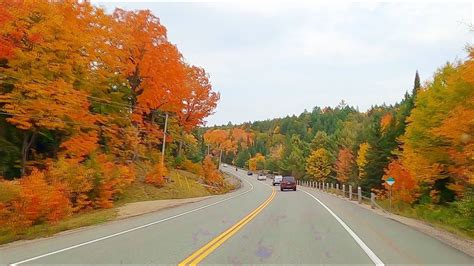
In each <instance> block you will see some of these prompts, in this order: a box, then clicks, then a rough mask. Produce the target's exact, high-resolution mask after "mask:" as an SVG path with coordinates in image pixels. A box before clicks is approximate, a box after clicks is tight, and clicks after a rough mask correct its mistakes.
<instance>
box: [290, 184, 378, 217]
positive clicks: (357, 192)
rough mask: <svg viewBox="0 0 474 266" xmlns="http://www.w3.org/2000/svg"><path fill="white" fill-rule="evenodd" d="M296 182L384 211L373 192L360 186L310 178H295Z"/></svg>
mask: <svg viewBox="0 0 474 266" xmlns="http://www.w3.org/2000/svg"><path fill="white" fill-rule="evenodd" d="M296 184H297V185H299V186H303V187H308V188H314V189H317V190H320V191H323V192H327V193H330V194H335V195H337V196H340V197H342V198H345V199H348V200H350V201H357V202H358V203H359V204H368V205H370V207H371V208H372V209H375V208H379V209H381V210H382V211H384V212H386V210H384V209H383V208H382V207H380V205H378V204H377V202H376V201H375V200H376V196H375V193H373V192H367V191H362V188H361V187H357V188H354V187H352V185H346V184H341V185H340V184H339V183H335V184H334V183H329V182H317V181H310V180H296Z"/></svg>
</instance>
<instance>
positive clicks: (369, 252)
mask: <svg viewBox="0 0 474 266" xmlns="http://www.w3.org/2000/svg"><path fill="white" fill-rule="evenodd" d="M300 191H303V192H304V193H306V194H307V195H308V196H310V197H312V198H313V199H315V200H316V201H317V202H318V203H319V204H321V206H323V207H324V208H325V209H326V210H327V211H328V212H329V213H330V214H331V215H332V216H333V217H334V218H335V219H336V220H337V221H338V222H339V223H340V224H341V225H342V227H344V229H346V231H347V232H348V233H349V235H351V236H352V238H353V239H354V240H355V242H356V243H357V244H358V245H359V246H360V247H361V248H362V250H364V252H365V254H367V256H369V258H370V259H371V260H372V262H374V263H375V265H378V266H379V265H380V266H383V265H385V264H384V263H383V262H382V260H381V259H379V257H377V255H375V253H374V252H373V251H372V250H371V249H370V248H369V247H368V246H367V245H366V244H365V243H364V241H362V239H360V237H359V236H358V235H357V234H356V233H354V231H352V229H351V228H350V227H349V226H348V225H347V224H346V223H345V222H344V221H343V220H342V219H341V218H339V216H337V215H336V214H335V213H334V212H333V211H332V210H331V209H329V207H328V206H326V204H324V203H323V202H321V201H320V200H319V199H318V198H316V197H315V196H314V195H312V194H311V193H308V192H306V191H304V190H302V189H300Z"/></svg>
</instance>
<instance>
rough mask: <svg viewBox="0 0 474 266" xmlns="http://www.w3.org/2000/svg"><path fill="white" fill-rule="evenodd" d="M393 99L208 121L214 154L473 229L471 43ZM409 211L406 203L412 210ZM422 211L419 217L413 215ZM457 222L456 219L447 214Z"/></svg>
mask: <svg viewBox="0 0 474 266" xmlns="http://www.w3.org/2000/svg"><path fill="white" fill-rule="evenodd" d="M468 53H469V56H468V58H467V59H466V60H464V61H458V62H454V63H447V64H445V65H444V66H442V67H441V68H439V69H438V70H437V71H436V73H434V75H433V78H432V79H429V80H427V81H426V82H425V83H423V84H422V83H421V80H420V77H419V75H418V72H416V74H415V79H414V84H413V87H412V88H407V92H406V93H405V95H403V97H402V99H401V100H400V101H399V102H398V103H396V104H393V105H386V104H383V105H374V106H372V107H371V108H370V109H369V110H367V111H366V112H361V111H359V110H358V108H356V107H353V106H350V105H348V104H347V103H345V102H344V101H341V103H340V104H339V105H338V106H336V107H335V108H331V107H324V108H320V107H314V108H313V110H312V111H311V112H309V111H304V112H303V113H301V114H300V115H298V116H296V115H293V116H287V117H284V118H276V119H269V120H264V121H255V122H248V123H243V124H240V125H232V124H231V123H229V124H228V125H224V126H219V127H211V128H208V129H207V131H205V133H204V138H203V140H204V142H205V144H206V143H207V144H211V145H213V146H214V147H218V150H220V151H222V153H223V154H222V161H224V162H226V163H229V164H235V165H237V166H239V167H245V168H248V169H250V170H252V171H263V170H265V171H269V172H272V173H274V174H283V175H293V176H295V177H296V178H298V179H302V180H313V181H319V182H321V181H322V182H337V183H340V184H351V185H353V186H354V187H357V186H361V187H362V189H363V190H364V191H373V192H376V193H377V196H378V198H379V199H383V198H386V197H387V192H388V190H389V185H387V184H386V183H385V182H384V180H386V179H387V178H388V177H393V178H394V179H395V180H396V182H395V184H394V185H393V200H394V201H395V202H396V203H398V204H399V206H407V207H408V208H409V209H410V210H411V211H415V212H418V213H415V214H413V215H412V216H415V217H417V218H420V217H419V216H429V215H437V216H436V217H429V218H427V217H425V218H427V219H432V220H436V221H437V222H440V223H446V220H450V221H453V223H457V224H456V225H453V226H454V227H457V228H461V230H462V231H464V232H467V234H468V235H471V236H474V60H473V59H474V50H473V48H472V47H471V48H468ZM413 208H415V209H413ZM421 218H423V217H421ZM456 219H457V220H456Z"/></svg>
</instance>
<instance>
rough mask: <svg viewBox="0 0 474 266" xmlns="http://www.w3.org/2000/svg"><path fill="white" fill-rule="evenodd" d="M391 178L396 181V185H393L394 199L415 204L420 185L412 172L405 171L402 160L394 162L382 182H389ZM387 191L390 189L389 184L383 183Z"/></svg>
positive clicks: (386, 171)
mask: <svg viewBox="0 0 474 266" xmlns="http://www.w3.org/2000/svg"><path fill="white" fill-rule="evenodd" d="M389 177H393V178H394V179H395V183H394V184H393V185H392V198H393V199H394V200H398V201H403V202H407V203H413V201H415V200H416V199H417V197H418V185H417V183H416V180H415V179H414V178H413V177H412V175H411V174H410V172H408V170H407V169H405V168H404V167H403V165H402V163H401V162H400V160H392V161H391V162H390V163H389V165H388V167H387V169H385V174H384V176H383V178H382V180H387V179H388V178H389ZM383 184H384V186H385V189H386V190H389V189H390V186H389V185H388V184H387V183H385V182H384V183H383Z"/></svg>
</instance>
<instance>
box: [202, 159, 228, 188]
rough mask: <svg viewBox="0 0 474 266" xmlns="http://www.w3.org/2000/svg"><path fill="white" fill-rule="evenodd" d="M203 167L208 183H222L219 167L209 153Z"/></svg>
mask: <svg viewBox="0 0 474 266" xmlns="http://www.w3.org/2000/svg"><path fill="white" fill-rule="evenodd" d="M202 168H203V171H204V178H205V182H206V184H209V185H219V184H221V183H222V181H223V180H222V176H221V174H220V173H219V172H218V171H217V167H216V165H215V164H214V162H213V161H212V157H211V156H210V155H207V156H206V157H205V158H204V161H203V162H202Z"/></svg>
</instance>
